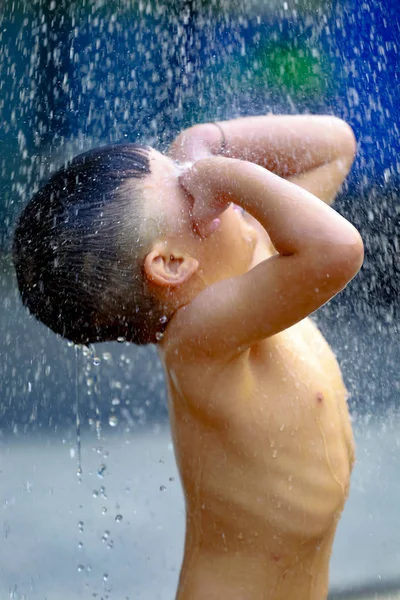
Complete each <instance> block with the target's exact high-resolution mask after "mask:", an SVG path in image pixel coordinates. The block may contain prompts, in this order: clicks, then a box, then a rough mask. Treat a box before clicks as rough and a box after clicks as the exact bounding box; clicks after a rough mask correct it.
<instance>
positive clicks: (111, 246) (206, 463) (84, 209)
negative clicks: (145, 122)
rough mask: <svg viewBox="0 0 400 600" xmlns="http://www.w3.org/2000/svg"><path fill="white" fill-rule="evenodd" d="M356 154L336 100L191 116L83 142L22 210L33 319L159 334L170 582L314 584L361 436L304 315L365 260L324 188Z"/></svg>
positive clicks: (21, 275)
mask: <svg viewBox="0 0 400 600" xmlns="http://www.w3.org/2000/svg"><path fill="white" fill-rule="evenodd" d="M354 153H355V141H354V136H353V134H352V132H351V130H350V128H349V127H348V126H347V125H346V124H345V123H343V122H342V121H340V120H338V119H335V118H333V117H323V116H320V117H312V116H292V117H288V116H286V117H285V116H282V117H279V116H277V117H274V116H268V117H249V118H244V119H239V120H234V121H228V122H224V123H219V124H204V125H198V126H195V127H193V128H190V129H189V130H187V131H185V132H183V133H182V134H180V136H178V138H177V139H176V140H175V142H174V143H173V145H172V147H171V148H170V152H169V156H163V155H162V154H160V153H158V152H156V151H155V150H153V149H149V148H147V147H137V146H135V147H130V146H122V147H111V148H108V149H107V148H105V149H101V150H100V151H92V152H91V153H88V154H86V155H83V156H81V157H78V158H77V159H75V162H73V163H72V164H71V165H70V166H69V167H68V168H66V169H63V170H61V171H60V172H59V173H58V174H56V175H55V176H54V177H53V178H52V180H51V181H50V182H49V183H48V184H47V187H46V186H45V187H44V188H42V190H41V191H40V192H39V193H38V194H37V195H36V196H35V198H34V199H33V200H32V202H31V203H30V205H28V207H27V209H26V210H25V212H24V214H23V215H22V218H21V220H20V223H19V225H18V227H17V230H16V237H15V246H14V254H15V262H16V268H17V275H18V282H19V286H20V290H21V294H22V298H23V300H24V302H25V304H26V305H27V306H28V307H29V308H30V310H31V311H32V312H33V313H34V314H35V315H36V316H37V317H38V318H40V319H41V320H42V321H43V322H45V323H46V324H47V325H49V326H50V327H52V328H53V330H55V331H57V332H58V333H62V334H63V335H65V336H66V337H68V338H69V339H72V340H73V341H75V342H78V343H82V342H83V343H89V342H93V341H102V340H106V339H116V338H118V337H121V336H122V337H124V338H125V339H128V340H132V341H135V342H137V343H146V342H152V341H154V342H157V343H158V347H159V351H160V356H161V359H162V362H163V365H164V368H165V372H166V376H167V382H168V389H169V407H170V418H171V428H172V434H173V438H174V444H175V452H176V458H177V463H178V467H179V470H180V474H181V479H182V484H183V488H184V493H185V499H186V539H185V555H184V561H183V566H182V571H181V576H180V582H179V589H178V593H177V599H178V600H189V599H191V600H197V599H199V600H200V599H207V600H217V599H218V600H224V599H229V600H261V599H263V600H267V599H268V600H269V599H271V600H283V599H288V600H289V599H290V600H292V599H294V598H298V599H304V600H306V599H307V600H308V599H310V600H321V599H322V598H325V597H326V595H327V589H328V571H329V559H330V554H331V549H332V543H333V539H334V535H335V530H336V526H337V523H338V519H339V517H340V514H341V511H342V509H343V506H344V503H345V500H346V497H347V494H348V488H349V479H350V473H351V468H352V465H353V461H354V449H353V438H352V432H351V426H350V422H349V415H348V410H347V405H346V390H345V387H344V384H343V381H342V378H341V374H340V370H339V367H338V365H337V363H336V360H335V357H334V355H333V353H332V352H331V350H330V348H329V346H328V345H327V343H326V342H325V341H324V339H323V337H322V335H321V334H320V333H319V331H318V329H317V328H316V326H315V325H314V324H313V323H312V322H311V321H310V320H308V319H306V317H307V316H308V315H309V314H310V313H312V312H313V311H315V310H316V309H317V308H319V307H320V306H321V305H322V304H324V303H325V302H327V301H328V300H329V299H330V298H331V297H332V296H334V295H335V294H336V293H338V292H339V291H340V290H341V289H343V288H344V287H345V286H346V284H347V283H348V282H349V281H350V279H351V278H352V277H354V275H355V274H356V273H357V271H358V270H359V268H360V266H361V264H362V260H363V244H362V241H361V239H360V236H359V234H358V233H357V231H356V230H355V229H354V228H353V227H352V226H351V225H350V224H349V223H348V222H347V221H346V220H345V219H343V218H342V217H341V216H339V215H338V214H337V213H335V212H334V211H333V210H332V209H331V208H329V206H328V205H327V204H328V203H330V202H331V201H332V199H333V197H334V195H335V193H336V191H337V189H338V187H339V186H340V185H341V183H342V181H343V179H344V177H345V176H346V174H347V172H348V170H349V168H350V166H351V164H352V161H353V157H354ZM99 186H101V187H99ZM96 190H97V194H96ZM316 196H318V198H319V199H318V198H317V197H316ZM321 200H323V201H325V203H324V202H322V201H321ZM244 211H245V212H244Z"/></svg>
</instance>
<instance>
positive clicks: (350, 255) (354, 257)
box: [328, 229, 364, 287]
mask: <svg viewBox="0 0 400 600" xmlns="http://www.w3.org/2000/svg"><path fill="white" fill-rule="evenodd" d="M328 260H329V272H330V277H332V279H334V280H335V281H336V282H337V285H338V286H339V287H344V286H345V285H346V284H347V283H348V282H349V281H350V280H351V279H353V277H355V276H356V275H357V273H358V271H359V270H360V269H361V267H362V264H363V261H364V244H363V241H362V238H361V236H360V234H359V233H358V231H357V230H356V229H354V233H353V235H352V236H348V237H347V239H346V240H344V241H343V244H340V245H337V246H335V247H333V248H331V251H330V257H329V258H328Z"/></svg>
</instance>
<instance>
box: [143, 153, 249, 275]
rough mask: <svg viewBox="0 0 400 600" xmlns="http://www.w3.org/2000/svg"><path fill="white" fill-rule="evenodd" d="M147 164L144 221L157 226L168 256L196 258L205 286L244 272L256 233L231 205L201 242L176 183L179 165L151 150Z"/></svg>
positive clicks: (180, 188) (187, 198)
mask: <svg viewBox="0 0 400 600" xmlns="http://www.w3.org/2000/svg"><path fill="white" fill-rule="evenodd" d="M150 164H151V174H150V175H149V176H148V177H146V180H145V181H144V182H143V193H144V209H145V213H146V217H147V218H149V219H154V220H156V221H158V222H159V223H160V229H161V231H162V234H161V236H160V239H161V238H162V239H163V240H165V242H166V243H167V244H168V247H169V248H170V250H171V253H174V252H175V253H176V254H177V255H178V254H179V253H181V254H182V255H190V256H191V257H192V258H194V259H196V261H198V263H199V267H198V270H197V273H198V275H200V277H201V279H202V280H203V282H204V284H205V285H209V284H211V283H213V282H215V281H218V280H220V279H225V278H227V277H233V276H237V275H240V274H242V273H244V272H246V271H248V270H249V268H250V267H251V264H252V260H253V255H254V249H255V246H256V244H257V240H258V233H257V231H256V228H255V227H253V226H252V225H250V223H249V219H247V218H246V217H245V216H244V214H243V211H242V210H241V209H239V207H235V206H234V205H231V206H230V207H229V208H228V209H227V210H226V211H225V212H224V213H223V214H222V215H221V224H220V226H219V228H218V230H217V231H216V232H215V233H214V234H212V235H211V236H210V237H208V238H206V239H202V238H201V237H200V236H199V235H198V234H197V233H196V231H195V229H194V227H193V223H192V220H191V216H190V209H191V198H190V197H189V196H188V195H187V194H186V192H185V191H184V189H183V188H182V187H181V185H180V183H179V179H178V177H179V175H180V173H181V169H180V168H179V165H178V164H177V163H176V162H174V161H173V160H172V159H170V158H169V157H167V156H165V155H163V154H161V153H159V152H157V151H156V150H151V154H150Z"/></svg>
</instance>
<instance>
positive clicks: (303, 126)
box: [172, 115, 356, 178]
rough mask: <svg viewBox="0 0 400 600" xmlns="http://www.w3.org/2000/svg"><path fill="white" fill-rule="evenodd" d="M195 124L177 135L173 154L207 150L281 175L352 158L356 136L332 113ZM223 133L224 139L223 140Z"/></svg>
mask: <svg viewBox="0 0 400 600" xmlns="http://www.w3.org/2000/svg"><path fill="white" fill-rule="evenodd" d="M218 125H219V126H220V127H221V128H222V131H223V135H222V133H221V131H220V130H219V129H218V127H216V126H215V124H214V123H204V124H200V125H195V126H194V127H191V128H189V129H187V130H185V131H183V132H182V133H181V134H180V135H179V136H178V138H177V139H176V140H175V142H174V144H173V146H172V149H173V151H174V152H175V153H178V154H179V149H180V151H181V153H186V158H187V160H191V159H194V160H196V159H198V158H200V157H198V158H197V157H195V156H190V154H191V153H194V152H196V151H200V152H201V153H203V156H204V154H205V153H206V152H207V151H208V152H209V153H211V154H213V155H217V154H221V155H225V156H229V157H230V158H239V159H241V160H248V161H250V162H254V163H256V164H259V165H261V166H263V167H265V168H267V169H268V170H269V171H272V172H273V173H275V174H276V175H280V176H281V177H285V178H287V177H292V176H296V175H299V174H301V173H305V172H307V171H311V170H313V169H316V168H318V167H320V166H322V165H324V164H327V163H331V162H334V161H335V160H337V159H341V160H342V161H344V162H347V163H349V165H351V162H352V160H353V157H354V153H355V146H356V143H355V138H354V134H353V132H352V130H351V128H350V127H349V126H348V125H347V123H345V122H344V121H342V120H341V119H338V118H336V117H332V116H312V115H279V116H260V117H244V118H241V119H234V120H231V121H221V122H219V123H218ZM224 138H225V139H224Z"/></svg>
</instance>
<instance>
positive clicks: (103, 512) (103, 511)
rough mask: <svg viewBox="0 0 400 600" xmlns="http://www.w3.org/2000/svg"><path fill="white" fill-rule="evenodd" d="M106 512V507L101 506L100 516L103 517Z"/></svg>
mask: <svg viewBox="0 0 400 600" xmlns="http://www.w3.org/2000/svg"><path fill="white" fill-rule="evenodd" d="M106 512H107V509H106V507H105V506H103V508H102V509H101V514H102V515H105V514H106Z"/></svg>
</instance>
